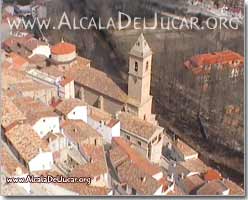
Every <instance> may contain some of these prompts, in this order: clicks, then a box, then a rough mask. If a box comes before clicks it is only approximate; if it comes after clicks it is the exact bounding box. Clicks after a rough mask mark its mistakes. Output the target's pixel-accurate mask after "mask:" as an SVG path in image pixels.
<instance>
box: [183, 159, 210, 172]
mask: <svg viewBox="0 0 248 200" xmlns="http://www.w3.org/2000/svg"><path fill="white" fill-rule="evenodd" d="M180 165H181V166H183V167H184V168H186V169H187V170H188V171H189V172H199V173H205V172H207V170H208V169H209V167H208V166H207V165H205V163H204V162H202V161H201V160H200V159H198V158H197V159H194V160H187V161H184V162H180Z"/></svg>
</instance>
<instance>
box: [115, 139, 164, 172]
mask: <svg viewBox="0 0 248 200" xmlns="http://www.w3.org/2000/svg"><path fill="white" fill-rule="evenodd" d="M113 142H114V143H115V144H117V145H118V146H119V148H120V149H121V151H123V152H124V153H125V154H127V155H128V158H129V159H130V160H132V162H133V163H134V164H135V165H136V166H137V167H139V168H140V169H142V170H143V171H144V172H146V173H147V174H149V175H150V176H153V175H155V174H157V173H159V172H161V169H160V167H159V166H158V165H154V164H152V163H150V162H149V161H148V160H147V159H145V158H143V157H142V156H141V155H140V154H139V153H138V152H137V151H135V150H134V149H132V148H131V147H130V144H128V143H127V142H126V141H125V139H124V138H121V137H114V138H113Z"/></svg>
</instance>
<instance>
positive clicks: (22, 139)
mask: <svg viewBox="0 0 248 200" xmlns="http://www.w3.org/2000/svg"><path fill="white" fill-rule="evenodd" d="M5 135H6V137H7V138H8V140H9V141H10V142H11V144H12V145H13V146H14V148H15V149H16V150H17V151H18V152H19V154H20V155H21V157H22V158H23V159H24V160H25V161H26V162H29V161H30V160H32V159H33V158H34V157H35V156H36V155H38V154H39V152H40V149H41V150H43V151H47V150H48V149H47V143H46V142H45V141H44V140H42V139H40V137H39V136H38V135H37V134H36V132H35V131H34V130H33V129H32V127H31V126H30V125H28V124H21V125H17V126H15V127H14V128H12V129H10V130H9V131H7V132H6V133H5Z"/></svg>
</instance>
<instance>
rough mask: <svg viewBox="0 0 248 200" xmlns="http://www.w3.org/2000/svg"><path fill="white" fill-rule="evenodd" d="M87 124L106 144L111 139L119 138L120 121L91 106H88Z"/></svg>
mask: <svg viewBox="0 0 248 200" xmlns="http://www.w3.org/2000/svg"><path fill="white" fill-rule="evenodd" d="M88 124H89V125H90V126H91V127H92V128H94V129H95V130H96V131H97V132H98V133H100V134H101V135H102V136H103V140H104V142H106V143H109V144H110V143H111V141H112V138H113V137H120V121H119V120H117V119H114V118H113V117H112V116H111V114H109V113H106V112H105V111H103V110H100V109H98V108H96V107H93V106H88Z"/></svg>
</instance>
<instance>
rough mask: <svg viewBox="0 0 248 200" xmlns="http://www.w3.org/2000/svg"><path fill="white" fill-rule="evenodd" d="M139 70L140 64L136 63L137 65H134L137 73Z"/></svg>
mask: <svg viewBox="0 0 248 200" xmlns="http://www.w3.org/2000/svg"><path fill="white" fill-rule="evenodd" d="M138 69H139V66H138V62H136V61H135V64H134V70H135V71H136V72H137V71H138Z"/></svg>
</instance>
